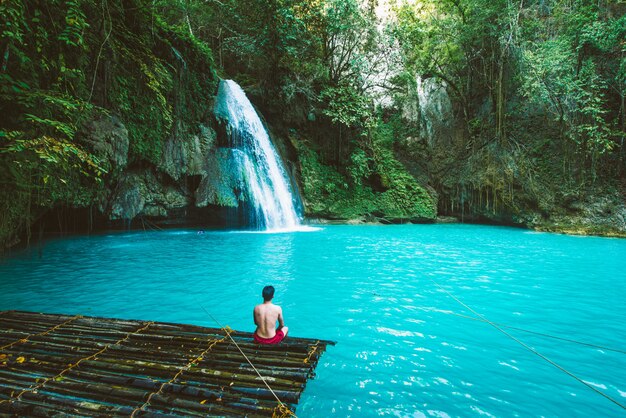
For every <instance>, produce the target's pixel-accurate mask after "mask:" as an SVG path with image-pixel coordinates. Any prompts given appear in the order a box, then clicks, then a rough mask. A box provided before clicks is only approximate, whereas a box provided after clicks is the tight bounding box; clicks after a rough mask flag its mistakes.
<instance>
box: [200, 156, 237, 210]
mask: <svg viewBox="0 0 626 418" xmlns="http://www.w3.org/2000/svg"><path fill="white" fill-rule="evenodd" d="M233 152H236V151H235V150H233V149H230V148H218V149H216V150H215V151H214V152H212V153H210V154H209V156H208V157H207V161H206V166H205V175H204V177H203V178H202V181H201V182H200V185H199V186H198V189H197V190H196V206H197V207H203V206H207V205H209V204H210V205H218V206H226V207H237V206H238V205H239V200H240V198H241V196H240V195H239V192H240V191H241V188H242V185H241V182H242V181H243V179H242V178H241V177H242V175H241V172H240V170H238V167H237V165H236V163H235V156H234V155H233Z"/></svg>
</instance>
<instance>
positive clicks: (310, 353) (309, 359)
mask: <svg viewBox="0 0 626 418" xmlns="http://www.w3.org/2000/svg"><path fill="white" fill-rule="evenodd" d="M319 343H320V342H319V340H317V342H316V343H315V345H313V346H311V348H310V349H309V352H308V353H307V356H306V358H305V359H304V361H303V363H304V364H309V362H310V361H311V358H312V357H313V355H314V354H315V352H316V351H317V348H318V346H319Z"/></svg>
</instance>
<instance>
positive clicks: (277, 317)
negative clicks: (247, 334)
mask: <svg viewBox="0 0 626 418" xmlns="http://www.w3.org/2000/svg"><path fill="white" fill-rule="evenodd" d="M273 298H274V287H273V286H265V287H264V288H263V303H262V304H260V305H257V306H255V307H254V312H253V316H254V324H255V325H256V331H254V341H255V342H257V343H259V344H278V343H279V342H281V341H282V340H283V338H285V337H286V336H287V331H288V330H289V328H287V327H286V326H285V321H284V320H283V310H282V309H281V307H280V306H278V305H274V304H273V303H272V299H273ZM276 321H278V328H275V327H276Z"/></svg>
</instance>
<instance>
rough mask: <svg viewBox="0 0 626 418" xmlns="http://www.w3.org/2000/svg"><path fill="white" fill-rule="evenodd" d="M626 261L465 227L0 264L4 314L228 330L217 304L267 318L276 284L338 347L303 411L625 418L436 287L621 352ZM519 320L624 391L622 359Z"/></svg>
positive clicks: (116, 237)
mask: <svg viewBox="0 0 626 418" xmlns="http://www.w3.org/2000/svg"><path fill="white" fill-rule="evenodd" d="M624 255H626V241H624V240H615V239H600V238H584V239H581V238H572V237H566V236H560V235H551V234H535V233H530V232H527V231H523V230H518V229H510V228H493V227H479V226H466V225H421V226H417V225H407V226H385V227H377V226H327V227H324V228H323V229H319V230H317V231H313V232H311V233H289V234H287V233H272V234H259V233H255V234H251V233H240V232H237V233H234V232H229V231H218V232H213V231H206V232H205V233H203V234H197V231H165V232H146V233H144V232H141V233H120V234H108V235H101V236H91V237H76V238H71V239H62V240H52V241H48V242H47V243H46V244H45V246H44V247H43V249H42V254H41V257H39V256H38V254H37V251H36V250H35V251H32V252H28V251H25V252H20V253H18V254H15V255H14V256H12V257H11V258H10V259H8V260H5V261H4V262H3V263H0V277H1V280H0V309H23V310H33V311H46V312H57V313H68V314H75V313H81V314H85V315H100V316H110V317H121V318H132V319H152V320H161V321H171V322H185V323H195V324H199V325H205V326H216V324H215V323H214V322H213V321H212V320H211V319H210V318H209V317H208V315H206V313H205V312H204V310H203V309H202V307H206V309H207V310H208V311H209V312H211V314H212V315H214V316H215V317H216V318H218V320H219V321H220V322H221V323H223V324H228V325H229V326H231V327H232V328H234V329H243V330H252V329H253V327H254V325H253V323H252V315H251V310H252V307H253V306H254V305H255V304H256V303H258V302H260V300H261V295H260V292H261V289H262V287H263V286H265V285H267V284H273V285H274V286H275V287H276V298H275V302H276V303H277V304H280V305H282V306H283V310H284V313H285V319H286V323H287V325H288V326H289V327H290V334H292V335H296V336H303V337H312V338H326V339H331V340H334V341H337V342H338V344H337V346H336V347H331V348H329V350H328V352H327V353H326V354H324V356H323V357H322V359H321V362H320V364H319V366H318V369H317V377H316V379H314V380H312V381H311V382H309V383H308V385H307V389H306V390H305V392H304V394H303V397H302V399H301V402H300V405H299V407H298V415H299V416H301V417H326V416H328V415H330V414H335V415H336V416H354V417H361V416H378V415H391V416H402V417H404V416H478V415H486V416H563V415H566V416H581V417H582V416H618V415H619V412H621V410H620V409H619V407H617V406H616V405H613V404H611V403H610V402H609V401H607V400H606V399H604V398H602V397H601V396H599V395H597V394H595V393H593V391H591V390H590V389H589V388H586V387H585V386H584V385H582V384H580V383H579V382H576V381H575V380H574V379H572V378H571V377H569V376H567V375H565V374H563V373H562V372H560V371H558V370H557V369H555V368H554V367H553V366H551V365H549V364H547V363H545V362H544V361H542V360H541V359H539V358H538V357H537V356H535V355H533V354H531V353H529V352H528V351H526V350H524V349H523V348H522V347H520V346H519V345H518V344H516V343H515V342H513V341H511V340H510V339H508V338H506V337H505V336H504V335H502V334H501V333H499V332H498V331H497V330H495V329H494V328H492V327H491V326H489V325H488V324H485V323H483V322H480V321H475V320H471V319H469V318H468V317H471V316H472V313H471V312H468V311H467V310H465V309H464V308H463V307H462V306H461V305H459V304H458V303H457V302H455V301H454V300H453V299H452V298H451V297H450V296H449V295H448V294H447V293H446V292H444V291H443V290H442V289H441V288H438V287H437V286H436V285H435V283H434V282H436V283H437V284H439V285H440V286H442V287H443V288H445V289H446V291H448V292H451V293H452V294H454V295H455V296H456V297H458V298H460V299H461V300H462V301H463V302H464V303H467V304H468V305H469V306H471V307H472V308H473V309H475V310H476V311H477V312H479V313H480V314H481V315H485V316H486V317H487V318H489V319H490V320H492V321H494V322H498V323H502V324H508V325H512V326H515V327H519V328H525V329H530V330H534V331H537V332H541V333H548V334H555V335H558V336H562V337H566V338H569V339H575V340H581V341H585V342H590V343H596V344H600V345H603V346H607V347H618V348H619V347H622V348H623V342H624V341H626V326H625V325H624V324H626V304H624V303H623V301H624V300H626V282H625V281H624V280H622V279H621V278H622V277H623V272H624V271H625V270H626V257H624ZM433 281H434V282H433ZM508 331H509V332H511V334H512V335H514V336H515V337H516V338H520V339H521V340H523V341H525V342H526V343H527V344H529V345H530V346H532V347H533V348H535V349H537V350H539V351H540V352H542V353H543V354H545V355H547V356H548V357H549V358H551V359H552V360H554V361H556V362H558V363H559V364H561V365H562V366H564V367H566V368H567V369H568V370H570V371H572V372H573V373H575V374H576V375H578V376H580V377H581V378H582V379H584V380H585V381H586V382H588V383H589V384H590V385H593V386H594V387H596V388H598V390H601V391H603V392H605V393H606V394H607V395H609V396H611V397H614V398H616V399H618V400H620V401H621V402H622V403H625V402H626V383H625V382H626V379H624V376H626V360H625V357H624V354H621V353H617V352H612V351H609V350H603V349H600V348H593V347H585V346H581V345H576V344H571V343H568V342H565V341H559V340H555V339H549V338H545V337H542V336H540V335H536V334H529V333H524V332H521V331H517V330H514V329H508Z"/></svg>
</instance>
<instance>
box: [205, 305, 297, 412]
mask: <svg viewBox="0 0 626 418" xmlns="http://www.w3.org/2000/svg"><path fill="white" fill-rule="evenodd" d="M201 306H202V305H201ZM202 309H204V312H206V313H207V315H209V316H210V317H211V318H212V319H213V320H214V321H215V322H216V323H217V325H219V326H220V327H221V328H222V329H224V328H225V327H224V326H223V325H222V324H221V323H220V321H218V320H217V319H215V317H214V316H213V315H211V313H210V312H209V311H207V310H206V308H205V307H204V306H202ZM228 337H230V340H231V341H232V342H233V344H235V347H237V350H239V352H240V353H241V355H242V356H243V357H244V358H245V359H246V361H247V362H248V364H249V365H250V367H252V369H253V370H254V371H255V372H256V374H257V375H258V376H259V378H260V379H261V381H262V382H263V383H264V384H265V386H266V387H267V389H268V390H269V391H270V393H271V394H272V395H274V398H276V402H278V405H277V406H276V408H274V412H273V414H272V417H276V418H284V417H296V418H298V417H297V416H296V414H294V413H293V412H292V411H291V410H290V409H289V407H288V406H287V405H285V404H284V403H283V401H281V400H280V398H279V397H278V395H276V392H274V390H273V389H272V388H271V387H270V385H269V384H268V383H267V381H266V379H265V378H264V377H263V376H261V373H259V371H258V370H257V368H256V367H254V364H252V362H251V361H250V359H249V358H248V356H246V353H244V352H243V350H242V349H241V347H239V344H237V341H235V339H234V338H233V337H231V336H230V334H228Z"/></svg>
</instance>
